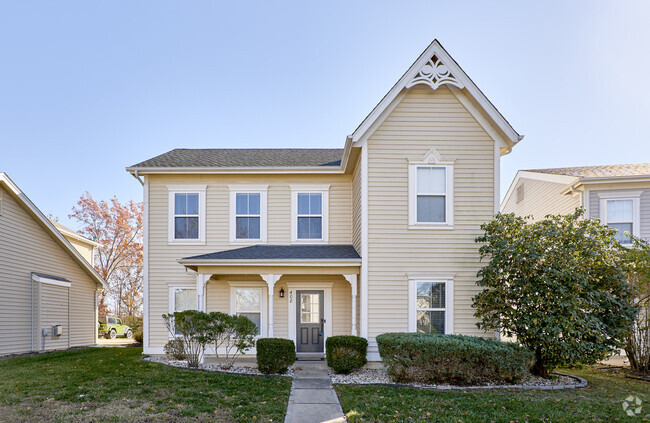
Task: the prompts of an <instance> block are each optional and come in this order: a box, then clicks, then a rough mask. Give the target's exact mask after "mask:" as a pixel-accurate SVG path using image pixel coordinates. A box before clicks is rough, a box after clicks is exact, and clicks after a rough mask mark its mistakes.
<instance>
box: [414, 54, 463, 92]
mask: <svg viewBox="0 0 650 423" xmlns="http://www.w3.org/2000/svg"><path fill="white" fill-rule="evenodd" d="M418 84H426V85H428V86H430V87H431V88H432V89H434V90H435V89H437V88H438V87H439V86H441V85H443V84H450V85H455V86H456V87H458V88H465V86H464V85H463V83H462V82H460V81H459V80H458V79H457V78H456V77H455V76H454V75H452V73H451V71H450V70H449V68H448V67H447V65H445V64H444V63H442V61H441V60H440V59H439V58H438V56H436V55H435V54H434V55H433V57H431V59H429V61H428V62H427V63H425V64H424V65H423V66H422V67H421V68H420V70H419V71H418V73H417V74H415V76H414V77H413V79H411V80H410V81H409V82H408V83H407V84H406V88H411V87H413V86H415V85H418Z"/></svg>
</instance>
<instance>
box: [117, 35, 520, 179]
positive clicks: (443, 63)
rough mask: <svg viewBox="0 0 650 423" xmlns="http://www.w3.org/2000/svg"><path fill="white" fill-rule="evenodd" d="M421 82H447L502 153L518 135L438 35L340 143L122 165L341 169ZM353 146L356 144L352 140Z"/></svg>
mask: <svg viewBox="0 0 650 423" xmlns="http://www.w3.org/2000/svg"><path fill="white" fill-rule="evenodd" d="M419 84H425V85H428V86H429V87H431V88H432V89H433V90H435V89H437V88H438V87H439V86H441V85H445V86H448V87H449V89H450V90H451V91H452V93H453V94H454V95H455V96H456V97H457V98H458V100H459V101H460V102H461V103H462V104H463V106H464V107H465V108H466V109H467V111H468V112H469V113H470V114H471V115H472V116H473V117H474V118H475V119H476V120H477V122H478V123H479V125H481V127H483V129H484V130H485V131H486V132H487V133H488V134H489V135H490V137H491V138H492V139H494V140H495V142H496V143H497V145H499V146H500V151H501V154H507V153H509V152H510V150H511V149H512V147H513V146H514V145H515V144H517V143H518V142H519V141H520V140H521V139H523V135H519V134H518V133H517V131H515V130H514V128H513V127H512V125H510V123H508V121H507V120H506V119H505V118H504V117H503V115H501V113H500V112H499V111H498V110H497V109H496V107H494V105H493V104H492V103H491V102H490V101H489V100H488V98H487V97H486V96H485V95H484V94H483V92H482V91H481V90H480V89H479V88H478V87H477V86H476V84H474V82H473V81H472V80H471V79H470V77H469V76H467V74H466V73H465V72H464V71H463V70H462V69H461V67H460V66H459V65H458V63H456V61H455V60H454V59H453V58H452V57H451V56H450V55H449V53H447V51H446V50H445V49H444V48H443V47H442V45H441V44H440V43H439V42H438V40H433V42H432V43H431V44H430V45H429V46H428V47H427V48H426V49H425V50H424V52H422V54H421V55H420V56H419V57H418V59H417V60H416V61H415V62H414V63H413V64H412V65H411V67H409V68H408V70H407V71H406V72H405V73H404V75H402V77H401V78H400V79H399V80H398V81H397V83H396V84H395V85H394V86H393V87H392V88H391V89H390V90H389V91H388V93H386V95H385V96H384V97H383V98H382V99H381V101H380V102H379V103H378V104H377V106H375V108H374V109H373V110H372V111H371V112H370V114H368V116H366V118H365V119H364V120H363V121H362V122H361V123H360V124H359V126H358V127H357V128H356V129H355V131H354V132H353V133H352V134H351V135H348V137H347V138H346V142H345V147H344V148H343V149H296V148H293V149H291V148H287V149H175V150H171V151H168V152H167V153H163V154H161V155H159V156H156V157H153V158H151V159H148V160H145V161H143V162H140V163H137V164H135V165H133V166H129V167H127V168H126V170H127V171H128V172H130V173H131V174H133V176H135V177H136V178H137V179H138V180H140V178H139V176H138V174H139V173H168V172H170V173H171V172H173V173H228V172H242V173H261V172H269V173H272V172H280V171H282V172H283V173H287V172H294V173H341V172H345V171H346V167H347V164H348V160H349V158H350V154H351V152H352V145H353V144H356V143H360V142H361V143H362V142H363V141H364V140H365V139H367V138H368V137H369V135H370V134H371V133H372V132H374V129H375V128H376V127H377V125H378V124H379V123H381V122H382V121H383V119H384V118H385V117H386V116H387V114H389V113H390V111H392V109H393V108H394V107H395V106H396V105H397V104H399V102H400V101H401V98H402V97H403V95H404V94H405V92H407V91H408V90H409V89H410V88H411V87H413V86H415V85H419ZM356 146H357V147H358V146H359V145H356ZM140 183H142V184H144V182H143V181H142V180H140Z"/></svg>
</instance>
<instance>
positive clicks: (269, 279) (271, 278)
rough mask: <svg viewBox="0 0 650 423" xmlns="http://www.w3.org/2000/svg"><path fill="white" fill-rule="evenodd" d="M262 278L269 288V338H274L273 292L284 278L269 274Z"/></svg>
mask: <svg viewBox="0 0 650 423" xmlns="http://www.w3.org/2000/svg"><path fill="white" fill-rule="evenodd" d="M260 276H261V277H262V279H264V282H266V284H267V285H268V287H269V318H268V321H269V328H268V333H267V336H268V337H269V338H273V291H274V290H275V283H276V282H277V281H278V280H279V279H280V278H281V277H282V275H274V274H267V275H260Z"/></svg>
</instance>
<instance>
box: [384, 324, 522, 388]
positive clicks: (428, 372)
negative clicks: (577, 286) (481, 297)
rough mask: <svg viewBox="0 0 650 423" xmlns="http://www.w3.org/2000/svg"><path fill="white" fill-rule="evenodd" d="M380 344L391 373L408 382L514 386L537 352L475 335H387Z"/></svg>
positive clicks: (394, 376) (399, 380)
mask: <svg viewBox="0 0 650 423" xmlns="http://www.w3.org/2000/svg"><path fill="white" fill-rule="evenodd" d="M377 345H378V347H379V354H380V355H381V359H382V361H383V362H384V364H386V366H388V374H389V375H391V376H392V377H393V379H394V380H396V381H398V382H406V383H408V382H415V383H428V384H444V383H449V384H453V385H476V384H482V383H488V382H508V383H512V382H516V381H517V380H520V379H522V378H523V377H525V376H526V375H527V374H528V373H529V369H530V366H531V365H532V363H533V353H532V352H531V351H529V350H527V349H525V348H523V347H520V346H519V345H517V344H513V343H508V342H501V341H498V340H496V339H484V338H477V337H472V336H462V335H429V334H421V333H385V334H383V335H379V336H378V337H377Z"/></svg>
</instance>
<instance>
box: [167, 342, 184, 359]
mask: <svg viewBox="0 0 650 423" xmlns="http://www.w3.org/2000/svg"><path fill="white" fill-rule="evenodd" d="M165 354H167V355H171V356H172V357H174V358H175V359H176V360H185V359H186V358H187V355H185V343H184V342H183V340H182V339H181V338H174V339H170V340H169V342H167V343H166V344H165Z"/></svg>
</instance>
